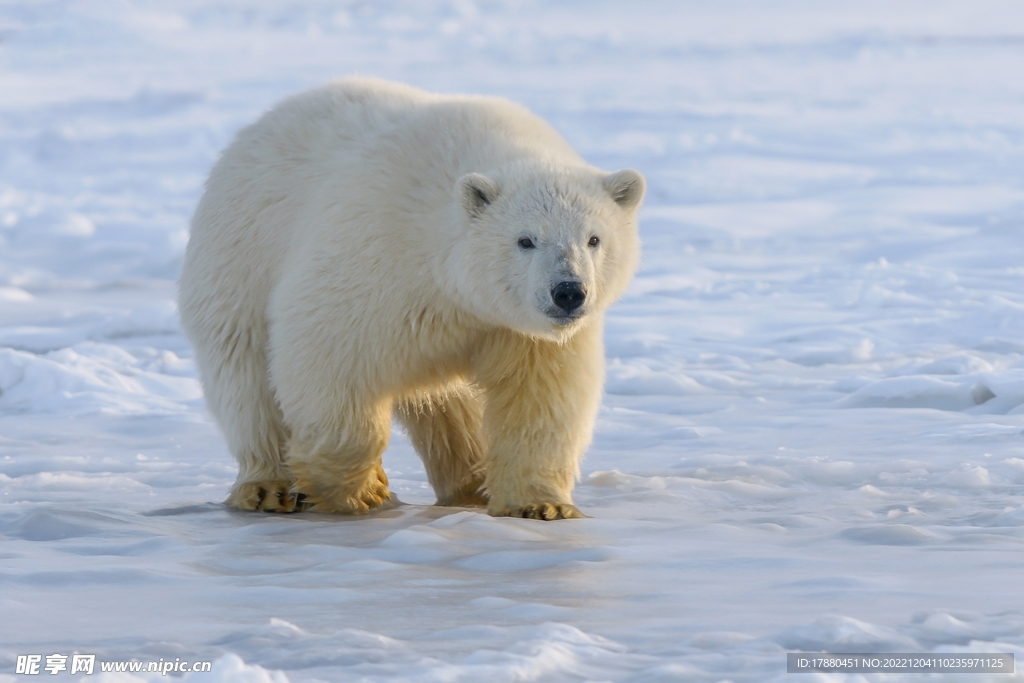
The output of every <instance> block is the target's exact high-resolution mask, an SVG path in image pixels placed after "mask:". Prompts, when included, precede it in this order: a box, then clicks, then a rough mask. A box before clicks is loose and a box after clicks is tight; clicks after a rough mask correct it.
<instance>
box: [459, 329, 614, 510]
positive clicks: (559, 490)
mask: <svg viewBox="0 0 1024 683" xmlns="http://www.w3.org/2000/svg"><path fill="white" fill-rule="evenodd" d="M476 361H477V362H476V366H477V381H478V383H479V384H480V385H481V386H482V387H483V388H484V390H485V392H486V395H487V407H486V412H485V414H484V429H485V432H486V434H487V440H488V446H489V448H488V452H487V456H486V458H485V468H484V469H485V471H486V473H487V475H486V479H485V482H484V488H485V489H486V491H487V493H488V495H489V497H490V502H489V504H488V506H487V512H488V513H489V514H491V515H493V516H495V517H503V516H508V517H529V518H532V519H569V518H574V517H583V516H584V515H583V514H582V513H581V512H580V511H579V510H578V509H576V507H575V506H574V505H573V504H572V489H573V486H574V484H575V481H576V477H577V476H578V475H579V465H580V461H581V460H582V458H583V451H584V450H585V449H586V448H587V446H588V445H589V444H590V439H591V437H592V435H593V429H594V418H595V417H596V415H597V410H598V407H599V405H600V401H601V387H602V383H603V380H604V351H603V348H602V345H601V324H600V321H592V322H591V323H590V324H589V325H588V326H586V327H584V328H583V329H581V330H579V331H578V332H577V333H576V334H575V335H573V336H572V338H570V339H569V340H568V341H566V342H563V343H561V344H560V343H557V342H552V341H545V340H538V339H533V338H529V337H526V336H523V335H519V334H516V333H513V332H510V331H509V332H502V333H499V334H495V335H494V336H493V338H491V339H489V340H488V342H487V344H485V345H484V348H483V350H482V352H481V353H480V355H479V356H478V358H477V359H476Z"/></svg>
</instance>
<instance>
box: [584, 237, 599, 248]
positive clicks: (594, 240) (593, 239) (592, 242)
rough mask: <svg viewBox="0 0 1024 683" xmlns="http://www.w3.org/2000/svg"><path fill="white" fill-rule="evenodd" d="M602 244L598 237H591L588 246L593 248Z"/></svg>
mask: <svg viewBox="0 0 1024 683" xmlns="http://www.w3.org/2000/svg"><path fill="white" fill-rule="evenodd" d="M600 243H601V240H599V239H597V235H594V236H593V237H591V238H590V241H589V242H587V244H589V245H590V246H592V247H596V246H597V245H599V244H600Z"/></svg>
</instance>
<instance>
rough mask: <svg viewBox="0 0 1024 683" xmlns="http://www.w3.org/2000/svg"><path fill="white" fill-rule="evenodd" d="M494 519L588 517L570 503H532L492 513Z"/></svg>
mask: <svg viewBox="0 0 1024 683" xmlns="http://www.w3.org/2000/svg"><path fill="white" fill-rule="evenodd" d="M489 514H490V515H491V516H492V517H522V518H523V519H543V520H552V519H584V518H586V515H585V514H583V513H582V512H580V510H579V508H577V507H576V506H575V505H572V504H570V503H530V504H529V505H520V506H517V507H509V508H505V509H504V510H499V511H498V512H490V513H489Z"/></svg>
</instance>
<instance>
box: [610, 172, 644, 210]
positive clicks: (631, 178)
mask: <svg viewBox="0 0 1024 683" xmlns="http://www.w3.org/2000/svg"><path fill="white" fill-rule="evenodd" d="M646 188H647V183H646V182H645V181H644V177H643V176H642V175H640V172H639V171H634V170H633V169H631V168H627V169H624V170H621V171H616V172H615V173H612V174H611V175H610V176H608V177H607V178H605V179H604V189H605V190H607V191H608V194H610V195H611V196H612V199H614V200H615V203H616V204H618V205H619V206H621V207H622V208H623V209H635V208H636V207H637V206H639V205H640V200H641V199H643V198H644V190H645V189H646Z"/></svg>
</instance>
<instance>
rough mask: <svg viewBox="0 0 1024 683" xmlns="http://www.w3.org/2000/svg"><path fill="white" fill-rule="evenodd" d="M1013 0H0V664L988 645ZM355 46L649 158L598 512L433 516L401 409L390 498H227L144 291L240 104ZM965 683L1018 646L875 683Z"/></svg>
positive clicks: (1009, 286)
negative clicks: (69, 658) (976, 662)
mask: <svg viewBox="0 0 1024 683" xmlns="http://www.w3.org/2000/svg"><path fill="white" fill-rule="evenodd" d="M1022 20H1024V8H1022V6H1021V5H1020V4H1019V3H1015V2H1010V1H1006V2H1000V1H996V0H991V1H979V2H974V3H958V2H953V1H952V0H943V1H940V2H923V1H918V0H907V1H906V2H901V3H898V4H893V3H882V2H873V1H867V2H860V3H853V4H850V3H845V4H843V3H812V2H808V1H804V0H790V1H787V2H781V3H752V2H741V1H738V0H733V1H729V2H721V3H713V4H705V3H681V2H650V3H644V4H640V5H637V4H629V3H613V2H587V3H583V2H572V1H569V2H564V3H557V4H555V3H541V2H538V1H535V0H517V1H513V0H508V1H497V2H493V3H474V2H471V1H468V0H462V1H453V2H440V1H438V2H430V1H426V0H424V1H423V2H415V3H389V2H380V3H362V4H361V3H333V2H317V1H315V0H304V1H296V2H289V3H276V2H271V1H270V0H257V1H254V2H245V3H241V2H234V1H232V0H219V1H218V0H211V1H207V0H184V1H179V2H141V1H137V0H117V1H116V2H104V3H85V2H73V1H71V0H66V1H65V0H53V1H49V2H24V3H7V4H4V5H3V6H2V7H0V490H2V498H3V502H2V505H0V535H2V537H3V539H4V540H3V543H2V545H0V556H2V558H3V560H2V563H0V582H2V589H0V611H2V613H3V615H4V619H3V620H2V625H0V681H9V680H17V679H20V677H16V676H15V675H14V673H13V672H14V670H15V666H14V664H15V660H16V657H17V655H19V654H32V653H36V654H43V655H47V654H52V653H63V654H71V653H73V652H80V653H94V654H96V655H97V660H98V661H120V660H129V659H133V658H135V659H139V660H144V661H150V660H158V659H160V658H163V659H165V660H174V659H175V658H181V659H189V660H209V661H213V662H214V668H213V671H212V672H209V673H205V674H189V675H188V676H187V677H186V680H189V681H192V682H193V683H195V682H200V681H202V682H213V681H250V682H254V683H255V682H263V681H273V682H274V683H280V682H281V681H286V680H287V681H292V682H293V683H298V682H299V681H314V680H321V681H362V680H373V681H393V682H398V681H479V680H487V681H495V682H499V681H530V680H538V681H609V680H612V681H637V682H640V681H644V682H647V681H674V680H685V681H722V680H729V681H734V682H738V681H772V680H776V681H782V680H789V679H790V678H791V677H789V676H787V675H786V674H785V653H786V652H787V651H796V650H805V651H832V652H841V651H865V650H867V651H892V652H899V651H903V652H908V651H909V652H929V651H943V652H1014V653H1016V654H1017V656H1018V659H1019V658H1020V656H1021V655H1022V654H1024V588H1022V583H1021V581H1020V567H1021V565H1022V562H1024V172H1022V169H1024V62H1022V61H1021V59H1020V48H1021V45H1022V44H1024V34H1022V33H1021V32H1020V31H1019V27H1020V26H1021V25H1022V23H1021V21H1022ZM349 73H363V74H372V75H377V76H381V77H386V78H393V79H397V80H402V81H406V82H409V83H412V84H415V85H418V86H421V87H425V88H428V89H432V90H438V91H443V92H476V93H492V94H500V95H505V96H508V97H510V98H512V99H515V100H517V101H520V102H523V103H524V104H526V105H528V106H529V107H531V108H532V109H534V110H535V111H537V112H538V113H540V114H541V115H543V116H545V117H546V118H547V119H548V120H550V121H551V122H552V123H553V124H554V125H555V126H556V127H557V128H558V129H559V130H560V131H562V133H563V134H564V135H565V136H566V138H567V139H568V140H569V141H570V142H571V143H572V144H573V145H574V146H575V147H576V148H577V149H579V150H580V152H581V153H582V154H583V155H584V156H585V157H586V158H587V159H588V160H590V161H591V162H593V163H595V164H597V165H600V166H602V167H605V168H608V169H617V168H622V167H627V166H631V167H636V168H639V169H640V170H642V171H643V172H644V173H645V175H646V177H647V179H648V183H649V195H648V198H647V201H646V205H645V208H644V210H643V214H642V236H643V240H644V247H645V257H644V261H643V264H642V267H641V270H640V272H639V274H638V276H637V278H636V280H635V282H634V283H633V285H632V287H631V289H630V290H629V292H628V293H627V295H626V296H625V297H624V299H623V300H622V302H620V303H619V304H618V305H617V306H616V307H615V308H614V309H613V310H612V311H611V313H610V315H609V318H608V328H607V335H606V337H607V338H606V344H607V356H608V385H607V392H606V395H605V398H604V404H603V407H602V411H601V414H600V417H599V421H598V428H597V433H596V436H595V441H594V445H593V446H592V448H591V449H590V452H589V453H588V456H587V459H586V461H585V463H584V471H583V476H582V479H581V481H580V483H579V486H578V487H577V490H576V502H577V503H578V504H579V506H580V507H581V509H583V510H584V511H585V512H586V513H588V514H589V515H591V516H592V517H591V518H590V519H585V520H578V521H571V522H557V523H543V522H535V521H531V520H512V519H493V518H490V517H487V516H486V515H483V514H480V513H479V512H477V511H470V510H461V509H443V508H437V507H433V506H432V505H431V503H432V502H433V496H432V492H431V491H430V489H429V487H428V485H427V482H426V476H425V474H424V471H423V468H422V466H421V465H420V464H419V462H418V461H417V459H416V457H415V454H414V453H413V451H412V448H411V446H410V444H409V442H408V440H407V439H405V437H404V436H402V434H401V433H400V432H396V433H395V434H394V435H393V437H392V443H391V446H390V448H389V450H388V452H387V454H386V456H385V466H386V468H387V470H388V475H389V477H390V479H391V481H392V484H393V490H394V491H395V493H396V494H397V495H398V497H399V498H400V499H401V500H402V501H403V502H404V503H405V504H404V505H402V506H399V507H397V508H395V509H392V510H388V511H384V512H379V513H377V514H373V515H370V516H367V517H363V518H341V517H331V516H324V515H315V514H302V515H294V516H273V515H258V514H243V513H240V512H237V511H232V510H228V509H226V508H225V507H224V506H223V505H221V503H220V501H222V500H223V499H224V497H225V495H226V492H227V489H228V487H229V486H230V484H231V482H232V481H233V478H234V474H235V465H234V463H233V461H232V459H231V457H230V456H229V454H228V453H227V451H226V447H225V445H224V442H223V440H222V438H221V437H220V435H219V434H218V432H217V429H216V427H215V426H214V424H213V423H212V421H211V418H210V416H209V415H208V414H207V413H206V411H205V409H204V406H203V401H202V392H201V388H200V386H199V383H198V381H197V378H196V372H195V367H194V364H193V361H192V352H191V350H190V348H189V346H188V344H187V342H186V341H185V339H184V337H183V336H182V334H181V332H180V329H179V326H178V321H177V314H176V310H175V305H174V298H175V278H176V276H177V273H178V270H179V268H180V265H181V259H182V255H183V252H184V247H185V244H186V241H187V230H188V220H189V217H190V213H191V211H192V209H193V207H194V205H195V202H196V200H197V199H198V196H199V194H200V192H201V187H202V182H203V180H204V178H205V175H206V173H207V172H208V170H209V168H210V166H211V165H212V163H213V162H214V160H215V159H216V157H217V154H218V153H219V151H220V150H221V149H222V148H223V147H224V146H225V145H226V144H227V143H228V141H229V140H230V139H231V136H232V135H233V134H234V132H235V131H237V130H238V128H239V127H241V126H243V125H245V124H246V123H248V122H250V121H252V120H253V119H255V118H256V117H257V116H258V115H259V113H260V112H262V111H264V110H266V109H267V108H268V107H270V106H272V104H273V103H274V102H275V101H277V100H278V99H280V98H281V97H284V96H286V95H288V94H291V93H293V92H296V91H299V90H301V89H303V88H307V87H312V86H314V85H317V84H320V83H322V82H324V81H326V80H328V79H330V78H333V77H336V76H340V75H345V74H349ZM45 675H47V676H48V675H49V674H45ZM60 676H61V677H67V676H68V675H67V673H66V672H65V673H64V674H60ZM804 678H806V679H807V680H819V681H843V680H848V681H855V680H856V681H860V680H882V679H883V678H882V677H879V676H871V675H856V676H854V675H848V676H842V675H838V674H837V675H818V676H811V675H805V676H804ZM968 678H969V680H971V681H979V682H980V681H983V680H999V681H1008V680H1024V674H1019V673H1018V674H1015V675H1005V674H1003V675H998V677H993V678H989V677H986V676H984V675H972V676H969V677H967V676H959V677H958V676H955V675H948V676H945V677H943V676H934V675H930V676H927V677H926V676H925V675H922V674H904V675H896V674H890V675H887V676H885V677H884V680H887V681H916V680H950V681H953V680H968ZM161 679H162V677H161V676H159V675H157V676H155V677H154V675H152V674H150V675H148V677H147V675H145V674H139V675H134V674H127V673H124V674H113V673H106V674H100V673H97V674H95V675H94V676H86V677H85V678H84V680H97V681H104V682H105V683H114V682H119V683H128V682H131V683H138V682H139V681H151V680H161Z"/></svg>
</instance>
